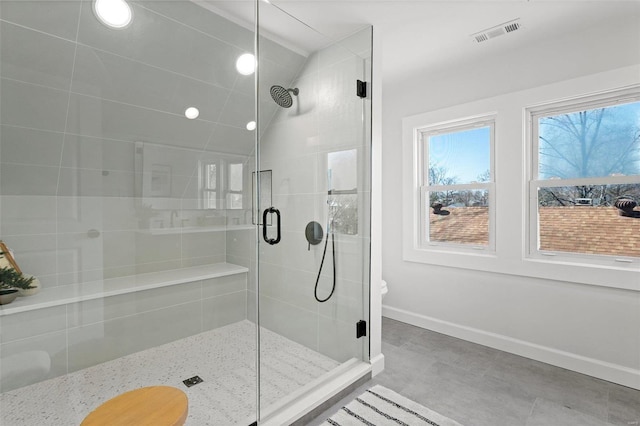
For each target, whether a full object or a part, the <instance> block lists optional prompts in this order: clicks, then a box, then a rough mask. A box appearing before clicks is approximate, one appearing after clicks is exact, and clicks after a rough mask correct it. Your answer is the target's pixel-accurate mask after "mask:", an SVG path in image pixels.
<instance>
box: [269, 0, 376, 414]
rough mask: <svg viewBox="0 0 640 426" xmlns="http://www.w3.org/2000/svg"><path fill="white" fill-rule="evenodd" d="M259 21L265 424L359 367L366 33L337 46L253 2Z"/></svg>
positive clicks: (363, 351)
mask: <svg viewBox="0 0 640 426" xmlns="http://www.w3.org/2000/svg"><path fill="white" fill-rule="evenodd" d="M259 22H260V27H259V29H258V34H259V39H258V64H259V67H258V118H259V120H258V138H259V139H258V147H259V157H258V164H257V169H258V171H259V172H260V173H258V174H257V177H258V178H259V179H261V183H260V184H259V187H260V189H261V191H260V193H259V194H258V195H259V198H260V200H259V205H260V212H259V215H258V216H259V220H260V225H259V227H260V230H259V232H260V234H259V235H260V240H259V243H258V246H259V253H258V263H257V269H258V294H259V297H258V308H259V309H258V311H259V317H258V321H259V324H260V348H259V365H260V391H259V392H260V418H261V419H265V418H267V417H268V416H269V414H270V413H272V412H273V410H274V409H275V408H277V407H281V406H283V405H286V404H288V403H289V402H292V401H293V400H295V398H296V397H298V396H300V395H302V394H304V393H305V392H307V391H309V390H310V389H312V388H313V387H314V386H317V385H319V384H321V383H323V382H324V381H326V380H328V379H329V378H331V377H334V376H335V375H336V374H337V372H338V371H344V368H348V366H349V365H350V364H356V363H359V362H361V361H362V360H366V359H367V357H368V349H369V346H368V340H367V337H366V335H365V334H366V322H367V320H368V318H367V316H368V312H367V308H366V307H367V306H368V295H369V293H368V288H369V272H368V271H369V215H370V208H369V187H370V185H369V182H370V167H369V165H370V142H369V141H370V137H369V136H370V133H369V128H370V126H369V123H370V114H369V111H370V110H368V108H370V103H369V100H368V99H367V98H366V94H365V93H362V92H361V93H358V91H357V88H358V83H357V82H358V80H360V81H366V80H367V77H368V75H369V74H368V73H369V71H368V67H370V60H369V59H370V53H371V29H370V28H367V29H364V30H362V31H360V32H358V33H356V34H353V35H351V36H349V37H346V38H344V39H342V40H340V41H337V42H336V41H332V40H330V39H328V38H327V37H325V36H323V35H322V34H320V33H319V32H317V31H315V30H314V29H312V28H310V27H309V26H307V25H306V24H304V23H302V22H300V21H298V20H296V19H295V18H293V17H292V16H291V15H290V14H288V13H286V12H285V11H283V10H281V9H279V8H278V7H277V6H274V5H272V4H268V3H262V2H260V3H259ZM359 95H362V97H361V96H359ZM358 330H359V332H360V335H358V333H357V331H358ZM341 367H342V368H341Z"/></svg>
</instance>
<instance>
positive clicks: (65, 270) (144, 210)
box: [0, 0, 257, 426]
mask: <svg viewBox="0 0 640 426" xmlns="http://www.w3.org/2000/svg"><path fill="white" fill-rule="evenodd" d="M223 3H224V4H223ZM247 3H248V4H247ZM225 4H226V5H227V6H229V7H230V8H234V7H244V6H247V7H248V9H249V13H248V14H247V16H248V20H245V21H244V22H241V23H239V22H240V20H239V19H229V18H227V16H229V15H231V13H230V12H231V11H229V10H218V9H217V7H220V8H222V7H223V6H224V5H225ZM110 6H116V7H115V10H111V12H114V13H109V10H105V9H104V8H105V7H106V8H109V7H110ZM253 10H254V9H253V4H252V3H250V2H208V3H206V4H205V2H193V1H188V0H175V1H171V0H168V1H131V0H126V1H125V0H106V1H105V0H97V1H96V0H87V1H77V0H73V1H66V0H60V1H58V0H49V1H36V0H2V1H0V155H1V157H0V239H1V240H2V241H3V242H4V243H5V244H6V245H7V246H8V247H9V248H10V249H12V250H13V253H14V255H15V259H16V262H17V264H18V265H19V266H20V268H21V270H22V271H23V272H24V273H25V274H29V275H33V276H35V277H36V278H37V279H38V280H39V282H40V283H41V288H40V291H39V293H37V294H34V295H27V296H24V297H18V298H16V299H15V300H13V301H11V303H8V304H5V303H6V302H5V301H4V300H3V301H2V304H0V424H2V425H12V426H31V425H43V426H44V425H52V426H53V425H55V426H57V425H73V424H75V425H78V424H80V423H81V422H82V420H83V419H84V418H85V416H86V415H88V414H89V413H90V412H91V411H92V410H93V409H95V408H96V407H98V406H99V405H100V404H102V403H104V402H105V401H107V400H108V399H110V398H113V397H115V396H117V395H119V394H122V393H124V392H127V391H131V390H134V389H137V388H141V387H147V386H171V387H174V388H178V389H180V390H182V391H183V392H185V393H186V394H187V396H188V399H189V418H188V420H187V424H191V425H207V424H217V425H232V424H241V425H247V424H250V423H251V422H253V421H255V420H256V413H257V403H256V401H257V371H256V353H257V330H256V325H255V314H254V313H253V311H252V307H253V309H255V304H251V302H250V301H248V295H249V293H250V291H249V288H251V287H252V284H251V283H253V282H255V267H254V266H255V256H252V255H251V253H253V254H255V247H256V241H255V225H253V224H252V220H251V219H252V218H251V211H252V204H251V172H252V171H253V169H254V168H255V167H254V164H255V137H254V135H255V132H253V131H252V130H250V129H248V128H247V123H249V122H251V121H255V120H256V118H255V108H254V104H255V98H256V94H255V84H254V75H253V73H252V70H251V69H249V70H247V69H246V68H243V67H242V66H239V65H242V64H243V62H242V60H240V59H241V58H243V57H246V56H244V55H248V54H253V53H254V39H255V37H254V25H253V24H254V13H253ZM123 11H124V12H125V13H124V14H122V15H119V14H118V13H119V12H123ZM110 18H116V19H115V20H113V19H110ZM249 65H250V66H251V65H253V66H254V67H255V64H254V61H253V60H250V61H249ZM3 250H4V249H3ZM2 257H3V256H0V258H2ZM3 260H4V259H3ZM0 266H5V264H2V263H0ZM252 294H255V292H253V293H252ZM3 299H4V298H3ZM248 305H250V306H249V307H248ZM196 376H197V377H199V378H200V379H201V380H202V381H199V380H198V379H193V378H194V377H196ZM190 379H191V380H190ZM183 381H186V383H185V382H183ZM198 382H199V383H198ZM187 384H189V385H193V386H189V387H187Z"/></svg>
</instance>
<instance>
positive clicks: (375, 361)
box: [369, 354, 384, 377]
mask: <svg viewBox="0 0 640 426" xmlns="http://www.w3.org/2000/svg"><path fill="white" fill-rule="evenodd" d="M369 362H370V363H371V376H372V377H375V376H377V375H378V374H380V373H382V370H384V355H383V354H378V355H376V356H375V357H373V358H371V360H370V361H369Z"/></svg>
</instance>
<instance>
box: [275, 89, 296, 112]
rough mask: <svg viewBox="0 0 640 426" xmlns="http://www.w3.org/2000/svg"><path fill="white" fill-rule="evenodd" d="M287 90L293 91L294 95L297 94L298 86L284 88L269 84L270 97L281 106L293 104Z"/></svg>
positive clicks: (286, 106)
mask: <svg viewBox="0 0 640 426" xmlns="http://www.w3.org/2000/svg"><path fill="white" fill-rule="evenodd" d="M289 92H291V93H293V94H294V96H298V92H299V90H298V88H295V89H285V88H284V87H282V86H277V85H276V86H271V97H272V98H273V100H274V101H275V102H276V103H277V104H278V105H280V106H281V107H282V108H291V105H293V98H291V94H289Z"/></svg>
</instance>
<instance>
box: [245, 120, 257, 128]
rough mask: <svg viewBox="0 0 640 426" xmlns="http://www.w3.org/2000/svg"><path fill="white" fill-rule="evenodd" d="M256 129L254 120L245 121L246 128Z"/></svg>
mask: <svg viewBox="0 0 640 426" xmlns="http://www.w3.org/2000/svg"><path fill="white" fill-rule="evenodd" d="M255 129H256V122H255V121H250V122H248V123H247V130H255Z"/></svg>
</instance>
